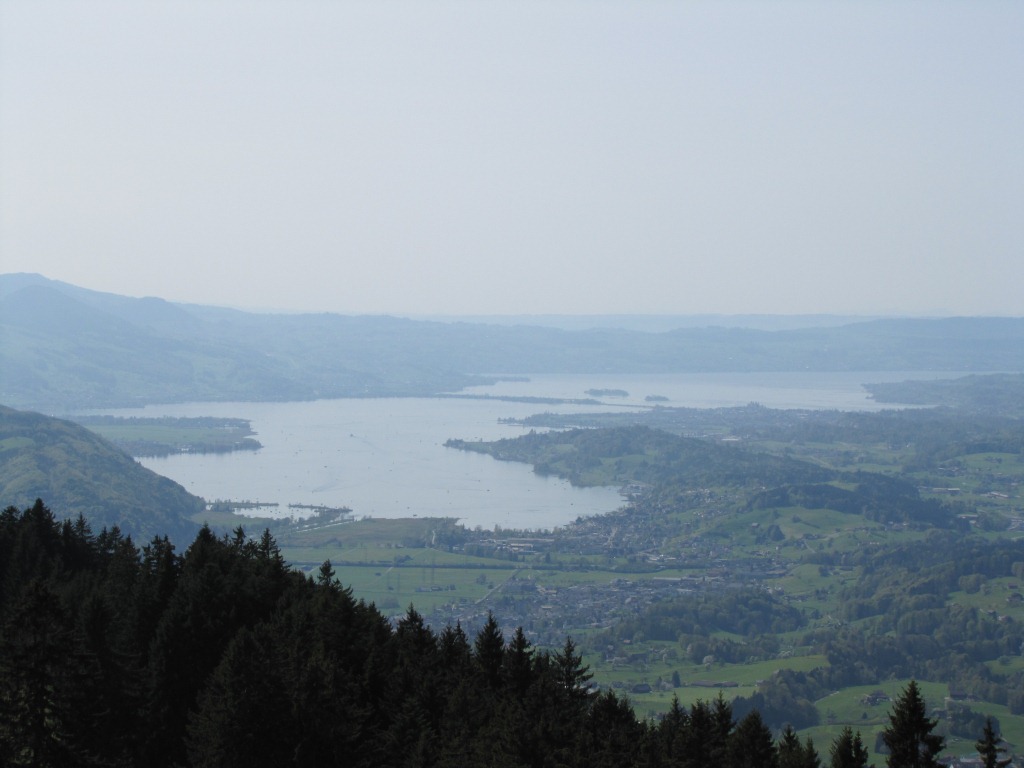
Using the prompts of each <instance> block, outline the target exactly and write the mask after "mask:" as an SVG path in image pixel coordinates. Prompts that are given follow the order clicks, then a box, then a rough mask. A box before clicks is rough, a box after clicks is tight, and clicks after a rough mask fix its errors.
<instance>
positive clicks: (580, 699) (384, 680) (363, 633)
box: [0, 502, 998, 768]
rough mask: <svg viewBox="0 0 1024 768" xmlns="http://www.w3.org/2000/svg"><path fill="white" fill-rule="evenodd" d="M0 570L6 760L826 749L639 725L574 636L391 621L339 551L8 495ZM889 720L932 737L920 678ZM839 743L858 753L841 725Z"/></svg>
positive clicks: (158, 761)
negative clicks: (597, 676) (84, 512)
mask: <svg viewBox="0 0 1024 768" xmlns="http://www.w3.org/2000/svg"><path fill="white" fill-rule="evenodd" d="M0 583H3V585H4V589H3V590H2V591H0V764H3V765H31V766H73V765H104V766H135V765H146V766H149V767H150V768H171V766H196V767H197V768H198V767H200V766H217V767H218V768H233V767H235V766H237V767H238V768H243V767H244V768H262V767H263V766H267V767H268V768H270V767H271V766H272V767H273V768H279V767H280V766H320V767H323V768H331V767H332V766H344V767H345V768H358V767H359V766H366V767H367V768H369V767H370V766H420V767H422V768H434V767H435V766H436V768H449V767H450V768H454V767H455V766H458V767H459V768H462V766H482V765H488V766H536V767H537V768H544V767H547V766H563V767H564V768H593V767H594V766H615V767H616V768H631V766H666V767H667V766H678V765H683V766H686V765H698V766H704V765H715V766H721V768H780V766H786V768H803V767H804V766H807V767H808V768H810V767H811V766H817V765H819V764H820V762H821V761H820V755H819V754H818V752H817V751H816V749H815V748H814V745H813V744H812V743H811V741H810V740H809V739H807V740H801V739H800V738H798V737H797V736H796V734H795V733H794V732H793V731H792V729H786V730H784V731H783V732H782V734H781V735H780V736H779V738H778V739H776V738H774V734H773V733H772V731H771V730H770V729H769V728H768V726H767V725H766V724H765V722H764V720H763V719H762V717H761V715H760V713H759V712H758V710H756V709H753V710H748V711H747V712H746V713H745V714H744V715H743V716H742V717H734V715H733V710H732V706H731V705H730V704H729V703H728V702H727V701H725V700H724V698H722V697H721V696H720V697H719V698H718V699H716V700H715V701H712V702H706V701H705V702H700V701H698V702H697V703H695V704H693V705H692V706H691V707H689V708H683V707H682V706H680V705H679V704H678V701H677V702H676V704H675V706H673V707H672V709H671V710H670V711H669V712H668V713H667V715H666V717H665V718H664V719H662V720H661V721H659V722H655V721H653V720H640V719H638V718H637V716H636V714H635V713H634V711H633V709H632V707H631V706H630V704H629V702H628V701H627V700H625V699H622V698H620V697H619V696H618V695H617V694H616V693H615V692H614V691H612V690H605V691H601V692H596V691H593V690H592V689H591V688H590V687H589V680H590V673H589V671H588V668H587V667H586V666H585V665H584V664H583V661H582V658H581V656H580V654H579V653H578V652H577V650H576V646H575V644H574V643H573V641H572V640H571V638H567V639H566V640H565V643H564V644H563V645H562V646H561V648H559V649H557V650H554V651H550V650H546V649H540V648H537V647H535V646H533V645H532V643H531V642H530V641H529V640H528V639H527V636H526V634H525V633H524V632H523V630H522V629H517V630H515V631H514V632H511V631H508V630H503V629H502V628H501V627H500V626H499V625H498V623H497V622H496V621H495V620H494V618H493V616H490V617H489V619H488V620H487V622H486V623H485V625H484V626H483V627H482V628H481V629H480V631H479V632H477V633H476V635H475V637H473V638H470V637H468V636H467V635H466V633H465V632H464V631H463V630H462V628H461V627H460V626H458V625H457V624H456V625H455V626H447V627H445V628H444V629H442V630H440V631H439V632H438V631H435V630H434V629H432V628H430V627H429V626H427V625H426V624H425V623H424V620H423V618H422V617H421V616H420V615H419V614H418V613H417V612H416V611H415V610H413V609H412V608H411V607H410V609H409V610H408V612H407V613H406V615H405V616H404V617H403V618H402V619H401V620H400V621H398V622H397V623H396V625H394V626H393V625H392V624H391V623H390V622H389V621H388V620H387V619H386V618H385V617H384V616H383V615H382V614H381V613H380V612H379V611H378V610H377V609H376V608H375V607H374V606H373V605H372V604H370V605H368V604H366V603H364V602H363V601H361V600H360V601H357V600H355V599H354V598H353V596H352V593H351V591H350V590H348V589H346V588H344V587H343V586H342V585H341V584H340V583H339V582H338V581H337V579H336V578H335V577H334V571H333V569H332V567H331V564H330V562H329V561H327V562H324V564H323V565H322V566H321V568H320V570H319V572H318V574H317V575H316V578H315V579H307V578H305V577H304V576H303V575H301V574H299V573H298V572H296V571H292V570H290V569H289V568H288V567H287V565H286V563H285V562H284V560H283V558H282V557H281V553H280V551H279V549H278V547H277V544H276V542H275V541H274V539H273V538H272V537H271V536H270V534H269V532H265V533H264V534H263V535H262V536H261V537H259V538H258V539H249V538H247V537H246V535H245V533H244V531H242V529H241V528H239V529H238V530H236V532H235V534H234V535H233V536H227V535H225V536H224V537H222V538H218V537H216V536H214V535H213V534H212V533H211V532H210V530H209V529H207V528H205V527H204V528H203V529H201V530H200V531H199V533H198V535H197V536H196V537H195V540H194V541H193V542H192V544H191V546H189V547H188V548H187V550H186V551H185V552H184V553H183V554H181V555H179V554H177V553H175V551H174V548H173V547H172V546H171V545H170V544H169V543H168V542H167V540H166V539H160V538H157V539H154V540H153V541H152V542H151V543H150V544H148V545H147V546H146V547H144V548H143V549H142V550H139V549H138V548H136V547H135V545H134V544H132V543H131V542H130V541H128V540H126V539H124V538H123V537H120V536H118V535H115V534H112V533H110V532H106V533H103V534H100V535H94V534H93V533H92V531H91V530H90V528H89V526H88V524H87V523H86V522H85V521H80V522H79V523H78V524H73V525H72V524H67V525H65V524H61V523H60V522H59V521H58V520H57V519H56V518H55V517H54V515H53V514H52V513H51V512H50V510H49V509H48V508H47V507H46V506H45V505H44V504H43V503H42V502H38V503H36V504H34V505H32V506H31V507H29V508H26V509H24V510H21V511H19V510H17V509H15V508H13V507H9V508H7V509H6V510H4V511H3V512H2V513H0ZM894 712H895V714H894V716H893V719H892V723H893V725H892V727H891V728H889V729H888V730H887V731H886V734H885V736H886V744H887V745H888V747H889V748H890V749H891V750H892V751H893V752H894V753H899V754H903V753H906V752H909V753H919V752H920V750H919V746H921V745H925V746H927V748H928V752H927V756H928V757H929V758H931V757H933V756H935V755H937V754H938V752H939V751H941V750H942V748H943V738H942V737H941V736H939V735H937V734H932V733H931V731H932V729H933V728H934V726H935V722H934V721H932V720H929V719H927V717H926V712H927V709H926V708H925V703H924V701H923V700H921V699H920V695H919V693H918V691H917V688H916V685H915V683H913V682H911V683H910V685H909V686H908V687H907V689H906V692H905V694H904V695H903V696H902V697H901V698H900V699H899V700H898V701H897V702H896V703H895V704H894ZM978 735H979V737H980V736H982V733H980V732H979V734H978ZM988 743H989V744H990V745H992V749H993V750H995V749H996V746H995V745H996V744H997V742H996V741H995V738H994V737H992V738H990V739H989V740H988ZM822 748H823V749H825V748H827V745H822ZM830 752H832V753H833V754H836V753H838V754H840V755H846V754H847V753H849V757H850V758H851V760H850V761H847V762H842V763H839V764H840V765H851V766H856V768H864V767H865V766H866V764H867V757H868V753H867V750H866V749H865V745H864V744H863V742H862V741H861V738H860V734H859V733H858V734H856V735H854V734H853V733H851V732H850V730H849V729H846V730H844V731H843V732H842V733H841V734H840V735H839V737H838V738H837V739H836V740H835V743H834V744H833V746H832V748H831V750H830ZM995 754H998V753H995ZM835 764H836V763H833V765H835ZM900 764H901V765H902V764H903V763H900ZM907 764H908V765H909V764H910V763H907ZM923 764H925V765H933V764H934V763H932V762H927V763H923Z"/></svg>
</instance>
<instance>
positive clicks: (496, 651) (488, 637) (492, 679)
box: [473, 611, 505, 690]
mask: <svg viewBox="0 0 1024 768" xmlns="http://www.w3.org/2000/svg"><path fill="white" fill-rule="evenodd" d="M473 648H474V650H475V652H476V653H475V658H476V663H477V667H478V669H479V670H480V673H481V675H482V676H483V679H484V684H485V685H486V686H487V687H488V688H489V689H491V690H496V689H497V688H498V686H499V683H500V680H501V662H502V660H503V658H504V656H505V636H504V635H502V634H501V628H500V627H499V626H498V621H497V619H495V618H494V614H493V613H491V612H490V611H488V612H487V621H486V622H485V623H484V625H483V627H482V628H481V629H480V631H479V632H478V633H477V635H476V640H475V641H474V643H473Z"/></svg>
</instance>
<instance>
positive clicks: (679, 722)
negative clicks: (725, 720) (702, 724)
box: [645, 694, 690, 766]
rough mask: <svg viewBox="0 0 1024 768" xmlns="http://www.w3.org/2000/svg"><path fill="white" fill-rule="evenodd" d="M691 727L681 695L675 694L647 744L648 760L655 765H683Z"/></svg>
mask: <svg viewBox="0 0 1024 768" xmlns="http://www.w3.org/2000/svg"><path fill="white" fill-rule="evenodd" d="M689 728H690V714H689V712H687V711H686V710H685V709H684V708H683V706H682V705H681V704H680V703H679V697H678V696H676V695H674V694H673V696H672V704H671V705H670V706H669V709H668V712H666V713H665V716H664V717H663V718H662V719H661V722H660V723H658V724H657V726H655V729H654V731H653V733H652V734H651V738H650V739H649V741H648V742H647V744H646V758H645V759H646V762H647V763H649V764H651V765H655V766H675V765H681V764H682V758H683V756H684V755H685V752H686V748H687V740H686V736H687V731H688V730H689Z"/></svg>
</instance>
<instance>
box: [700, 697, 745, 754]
mask: <svg viewBox="0 0 1024 768" xmlns="http://www.w3.org/2000/svg"><path fill="white" fill-rule="evenodd" d="M710 714H711V723H710V728H709V729H708V731H707V734H708V742H709V744H708V748H709V754H710V760H711V762H713V763H714V764H716V765H726V764H727V761H728V759H729V741H730V739H731V738H732V733H733V729H734V728H735V727H736V721H735V720H733V716H732V706H731V705H730V704H729V702H727V701H726V700H725V696H723V695H722V692H721V691H719V692H718V696H716V697H715V700H714V702H713V703H712V704H711V710H710ZM691 717H692V713H691Z"/></svg>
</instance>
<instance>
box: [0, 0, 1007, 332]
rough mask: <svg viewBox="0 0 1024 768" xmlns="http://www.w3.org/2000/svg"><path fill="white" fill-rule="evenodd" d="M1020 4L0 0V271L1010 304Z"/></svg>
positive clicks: (398, 307)
mask: <svg viewBox="0 0 1024 768" xmlns="http://www.w3.org/2000/svg"><path fill="white" fill-rule="evenodd" d="M1022 232H1024V2H1019V0H1008V1H1007V2H895V1H894V0H893V1H887V2H853V1H852V0H851V1H850V2H829V1H827V0H822V1H816V2H811V1H810V0H808V1H807V2H768V1H767V0H764V1H759V2H747V3H738V2H682V1H680V2H654V1H650V2H636V1H635V0H634V1H627V0H619V1H618V2H601V0H586V2H560V1H559V0H549V1H547V2H532V1H531V0H516V1H514V2H501V1H499V0H481V1H479V2H468V1H467V2H427V1H425V0H422V1H417V2H389V1H388V0H381V1H377V2H335V1H334V0H330V1H327V0H325V1H324V2H311V1H309V0H305V1H303V0H299V1H298V2H295V1H292V0H289V1H287V2H286V1H285V0H262V1H261V0H252V1H251V2H245V3H241V2H228V1H226V0H203V2H183V1H182V0H175V1H174V2H170V1H163V0H150V1H147V2H140V1H139V0H128V1H127V2H106V1H105V0H91V1H90V2H72V1H71V0H61V1H60V2H47V1H46V0H42V1H41V0H0V272H40V273H42V274H44V275H46V276H47V277H51V278H55V279H59V280H65V281H68V282H72V283H75V284H78V285H82V286H85V287H89V288H94V289H98V290H105V291H112V292H116V293H123V294H127V295H133V296H143V295H156V296H162V297H164V298H168V299H172V300H179V301H190V302H199V303H210V304H220V305H231V306H240V307H246V308H279V309H293V310H309V311H321V310H327V311H336V312H345V313H363V312H372V313H378V312H393V313H419V314H430V313H440V314H495V313H497V314H518V313H528V314H529V313H568V314H575V313H586V314H591V313H598V314H599V313H672V314H689V313H726V314H736V313H787V314H788V313H819V312H826V313H857V314H886V313H890V314H1011V315H1024V234H1022Z"/></svg>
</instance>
